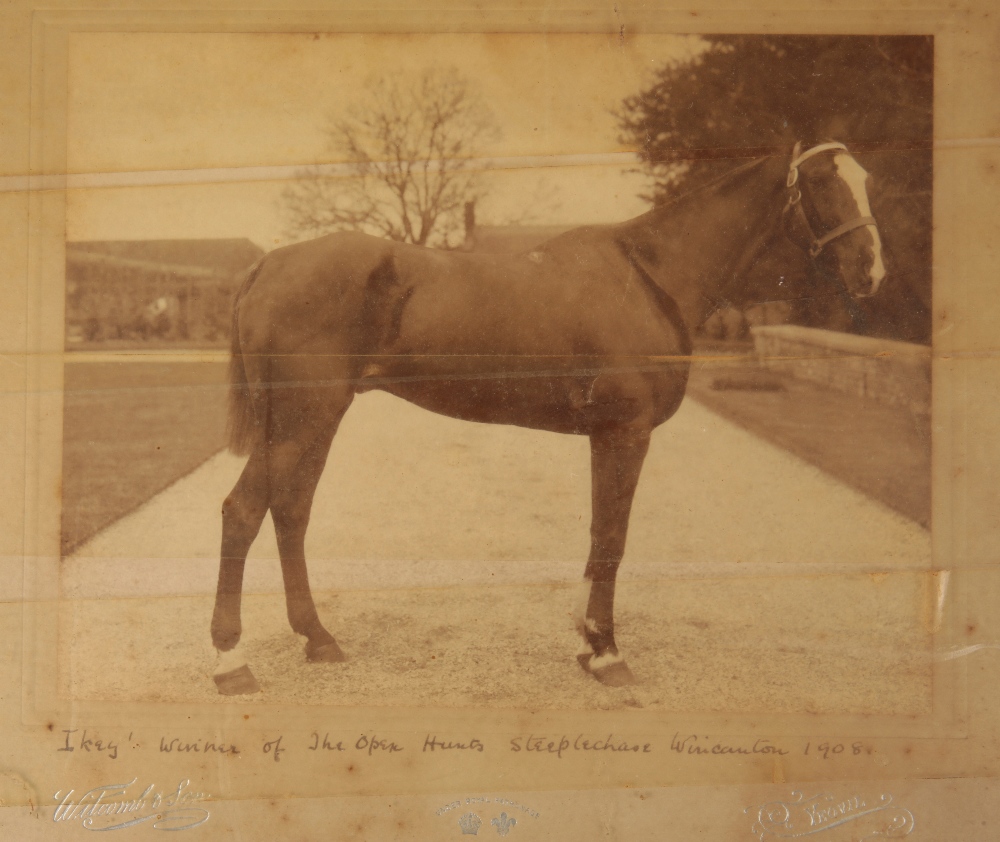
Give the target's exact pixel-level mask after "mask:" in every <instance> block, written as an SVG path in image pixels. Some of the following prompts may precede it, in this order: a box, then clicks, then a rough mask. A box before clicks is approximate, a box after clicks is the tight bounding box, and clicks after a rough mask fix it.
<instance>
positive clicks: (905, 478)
mask: <svg viewBox="0 0 1000 842" xmlns="http://www.w3.org/2000/svg"><path fill="white" fill-rule="evenodd" d="M741 380H743V381H744V382H746V383H748V384H749V385H751V388H746V389H740V388H722V389H719V388H716V385H718V384H719V383H720V382H721V383H736V384H738V383H739V382H740V381H741ZM768 381H770V382H768ZM759 383H766V384H767V385H769V386H774V387H777V388H771V389H767V388H764V389H761V388H752V386H753V385H754V384H759ZM692 397H693V398H694V399H695V400H697V401H699V402H700V403H701V404H702V405H703V406H706V407H708V408H709V409H711V410H712V411H713V412H715V413H716V414H718V415H721V416H722V417H723V418H726V419H727V420H729V421H732V422H734V423H736V424H739V425H740V426H741V427H743V428H744V429H746V430H749V431H750V432H751V433H754V434H755V435H757V436H760V437H761V438H763V439H765V440H767V441H769V442H771V443H772V444H776V445H778V446H779V447H782V448H784V449H785V450H789V451H791V452H792V453H794V454H795V455H796V456H798V457H799V458H800V459H804V460H805V461H806V462H809V463H811V464H813V465H815V466H816V467H817V468H820V469H821V470H823V471H826V472H827V473H829V474H832V475H833V476H835V477H836V478H837V479H839V480H840V481H841V482H843V483H846V484H847V485H849V486H851V487H852V488H856V489H857V490H858V491H861V492H862V493H864V494H866V495H868V496H869V497H873V498H874V499H876V500H878V501H880V502H882V503H884V504H885V505H887V506H889V508H891V509H893V510H895V511H897V512H899V513H900V514H902V515H905V516H906V517H908V518H910V519H911V520H914V521H916V522H917V523H919V524H920V525H921V526H923V527H925V528H927V527H929V526H930V521H931V424H930V417H929V416H926V415H915V414H913V413H911V412H909V411H907V410H905V409H898V408H894V407H889V406H884V405H882V404H880V403H876V402H875V401H872V400H869V399H866V398H860V397H854V396H852V395H846V394H842V393H840V392H834V391H831V390H828V389H823V388H820V387H819V386H816V385H813V384H812V383H808V382H805V381H802V380H796V379H795V378H793V377H787V376H785V377H779V376H777V375H775V374H773V373H771V372H762V371H761V370H760V369H758V368H757V366H756V364H755V363H754V362H753V361H752V360H743V361H742V362H736V361H723V362H715V363H711V362H704V363H697V364H696V365H695V366H694V368H693V371H692V376H691V381H690V383H689V386H688V398H692Z"/></svg>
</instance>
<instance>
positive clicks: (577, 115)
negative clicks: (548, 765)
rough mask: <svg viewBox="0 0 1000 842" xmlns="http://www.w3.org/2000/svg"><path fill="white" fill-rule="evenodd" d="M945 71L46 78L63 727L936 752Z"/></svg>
mask: <svg viewBox="0 0 1000 842" xmlns="http://www.w3.org/2000/svg"><path fill="white" fill-rule="evenodd" d="M109 53H114V54H115V55H118V56H121V57H122V60H121V61H120V62H117V63H115V64H108V63H105V62H104V61H102V56H104V55H107V54H109ZM191 56H200V57H203V59H204V60H202V61H198V62H184V61H182V57H191ZM578 56H586V57H587V60H586V61H580V60H578V59H576V58H575V57H578ZM933 71H934V41H933V37H931V36H796V35H767V36H765V35H747V36H718V35H703V36H695V35H679V36H678V35H637V36H630V37H625V36H624V35H601V34H595V35H583V34H581V35H549V36H539V35H535V34H531V35H465V34H462V35H426V36H413V35H408V36H392V35H354V34H352V35H339V34H334V35H318V34H316V35H314V34H259V33H254V34H213V33H207V34H190V35H183V34H162V33H145V34H144V33H138V34H136V33H112V34H108V33H94V34H88V33H83V34H75V35H73V36H72V38H71V40H70V44H69V53H68V79H69V84H68V93H67V98H68V103H67V112H68V118H67V158H68V161H69V169H70V171H72V172H75V173H92V174H93V175H91V176H90V177H89V178H88V179H87V181H86V184H85V186H82V187H81V188H80V189H77V190H72V191H70V193H69V195H68V198H67V208H66V215H67V219H66V232H67V233H66V267H65V278H66V281H65V296H66V297H65V363H64V383H65V386H64V388H65V403H64V410H63V412H64V415H63V467H62V475H63V501H62V514H61V524H62V526H61V545H62V561H61V563H60V573H59V576H60V586H61V595H62V602H61V606H62V607H61V609H60V616H59V621H60V629H59V647H60V658H59V664H60V682H61V685H60V688H61V692H62V693H64V694H65V695H66V696H68V697H69V698H72V699H78V700H94V701H97V700H102V701H107V700H115V701H205V702H220V703H223V702H225V701H226V699H227V698H229V697H232V696H239V697H244V698H245V699H249V700H259V701H263V702H294V703H301V704H323V705H382V706H393V705H404V706H413V705H417V706H420V705H430V704H433V705H445V706H456V707H483V708H495V707H503V708H530V709H539V708H541V709H556V710H574V709H582V710H595V709H596V710H605V709H607V710H613V709H622V708H635V709H645V710H660V711H711V712H717V711H718V712H731V713H737V712H748V711H750V712H753V711H772V712H773V711H780V712H788V713H794V712H806V713H819V714H857V713H875V714H925V713H929V712H930V710H931V702H932V696H931V684H932V681H931V679H932V668H933V661H932V658H931V654H932V651H933V634H934V631H935V627H934V626H935V617H934V612H935V611H940V608H941V605H940V604H939V603H941V602H943V600H944V599H945V598H946V587H947V582H946V580H945V581H939V582H937V586H938V589H937V590H936V591H935V592H934V593H930V594H928V593H927V579H926V574H927V573H928V571H929V570H930V569H931V567H932V564H931V533H930V530H931V526H932V523H931V493H930V492H931V471H930V451H931V430H930V406H931V404H930V401H931V372H930V366H931V363H930V360H931V344H930V343H931V329H930V313H931V287H932V284H931V266H932V237H931V234H932V222H931V208H932V201H931V200H932V157H931V156H932V139H933V87H934V86H933V78H934V72H933ZM167 73H169V74H170V75H171V80H172V81H171V84H170V85H169V86H164V85H162V84H161V80H162V79H163V78H164V76H165V74H167ZM109 127H113V129H114V131H113V132H109V131H108V129H109ZM193 149H197V150H198V154H199V158H200V160H201V161H202V162H203V167H202V168H201V169H200V170H198V171H191V170H187V169H184V160H185V156H186V155H188V154H190V150H193ZM115 173H118V174H119V175H117V176H116V175H114V174H115ZM130 174H131V175H130ZM137 174H138V175H137ZM130 179H131V180H130ZM928 611H930V613H928ZM937 622H938V624H939V622H940V619H939V618H938V620H937ZM119 641H127V642H126V644H125V645H124V646H122V645H121V644H120V643H118V642H119ZM112 650H115V651H116V652H117V656H116V669H114V670H113V671H109V670H104V669H100V668H98V665H99V664H100V663H102V662H103V661H104V659H105V658H106V656H107V653H108V652H109V651H112Z"/></svg>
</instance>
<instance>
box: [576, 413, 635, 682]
mask: <svg viewBox="0 0 1000 842" xmlns="http://www.w3.org/2000/svg"><path fill="white" fill-rule="evenodd" d="M649 433H650V431H649V430H648V429H644V428H643V429H632V428H613V429H606V430H602V431H600V432H595V433H593V434H591V436H590V462H591V486H592V504H593V515H592V519H591V524H590V557H589V559H588V560H587V567H586V570H585V571H584V583H583V599H582V600H581V605H580V609H579V614H578V617H577V627H578V630H579V632H580V634H581V636H582V637H583V648H582V650H581V652H580V654H579V655H578V656H577V657H578V659H579V661H580V665H581V666H582V667H583V668H584V669H585V670H587V671H588V672H590V673H592V674H593V675H594V677H595V678H596V679H597V680H598V681H600V682H602V683H603V684H609V685H612V686H616V687H618V686H622V685H625V684H632V683H633V682H634V681H635V679H634V678H633V676H632V671H631V670H630V669H629V668H628V665H627V664H626V663H625V659H624V658H623V657H622V655H621V653H620V652H619V651H618V647H617V645H616V644H615V623H614V603H615V577H616V576H617V574H618V565H619V564H620V563H621V560H622V556H623V555H624V554H625V537H626V534H627V533H628V519H629V513H630V512H631V510H632V498H633V496H634V495H635V488H636V485H637V484H638V482H639V473H640V472H641V471H642V463H643V460H644V459H645V458H646V452H647V451H648V450H649Z"/></svg>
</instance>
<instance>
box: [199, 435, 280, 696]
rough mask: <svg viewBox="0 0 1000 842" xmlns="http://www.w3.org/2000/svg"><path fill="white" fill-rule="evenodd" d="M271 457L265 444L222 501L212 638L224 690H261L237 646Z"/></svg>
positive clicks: (217, 678)
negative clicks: (248, 565)
mask: <svg viewBox="0 0 1000 842" xmlns="http://www.w3.org/2000/svg"><path fill="white" fill-rule="evenodd" d="M267 498H268V492H267V458H266V453H265V451H264V448H263V446H259V447H258V448H257V449H256V450H255V451H254V452H253V453H252V454H251V456H250V459H249V461H248V462H247V464H246V467H245V468H244V469H243V473H242V475H241V476H240V478H239V481H238V482H237V483H236V485H235V487H234V488H233V490H232V491H231V492H230V493H229V496H228V497H226V502H225V503H224V504H223V506H222V552H221V561H220V563H219V584H218V588H217V589H216V593H215V611H214V612H213V614H212V643H213V644H215V648H216V650H218V652H219V661H218V664H217V666H216V671H215V683H216V686H217V687H218V688H219V692H220V693H223V694H226V695H233V694H239V693H256V692H257V691H258V690H260V687H259V685H258V684H257V680H256V679H255V678H254V677H253V673H252V672H250V668H249V667H248V666H247V664H246V659H245V658H244V657H243V654H242V652H241V650H240V647H239V642H240V634H241V632H242V627H241V624H240V603H241V601H242V592H243V568H244V566H245V564H246V557H247V553H248V552H249V551H250V545H251V544H252V543H253V541H254V539H255V538H256V537H257V533H258V532H259V531H260V525H261V523H262V522H263V520H264V515H265V514H267Z"/></svg>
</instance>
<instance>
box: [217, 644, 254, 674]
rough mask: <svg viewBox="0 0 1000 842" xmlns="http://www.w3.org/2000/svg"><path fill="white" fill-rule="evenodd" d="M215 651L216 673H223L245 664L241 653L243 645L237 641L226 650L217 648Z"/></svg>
mask: <svg viewBox="0 0 1000 842" xmlns="http://www.w3.org/2000/svg"><path fill="white" fill-rule="evenodd" d="M215 652H216V655H217V656H218V658H217V660H216V662H215V674H216V675H223V674H224V673H227V672H232V671H233V670H238V669H239V668H240V667H245V666H246V663H247V659H246V656H245V655H244V653H243V645H242V644H240V643H237V644H236V645H235V646H234V647H233V648H232V649H230V650H229V651H228V652H220V651H219V650H218V649H216V650H215Z"/></svg>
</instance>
